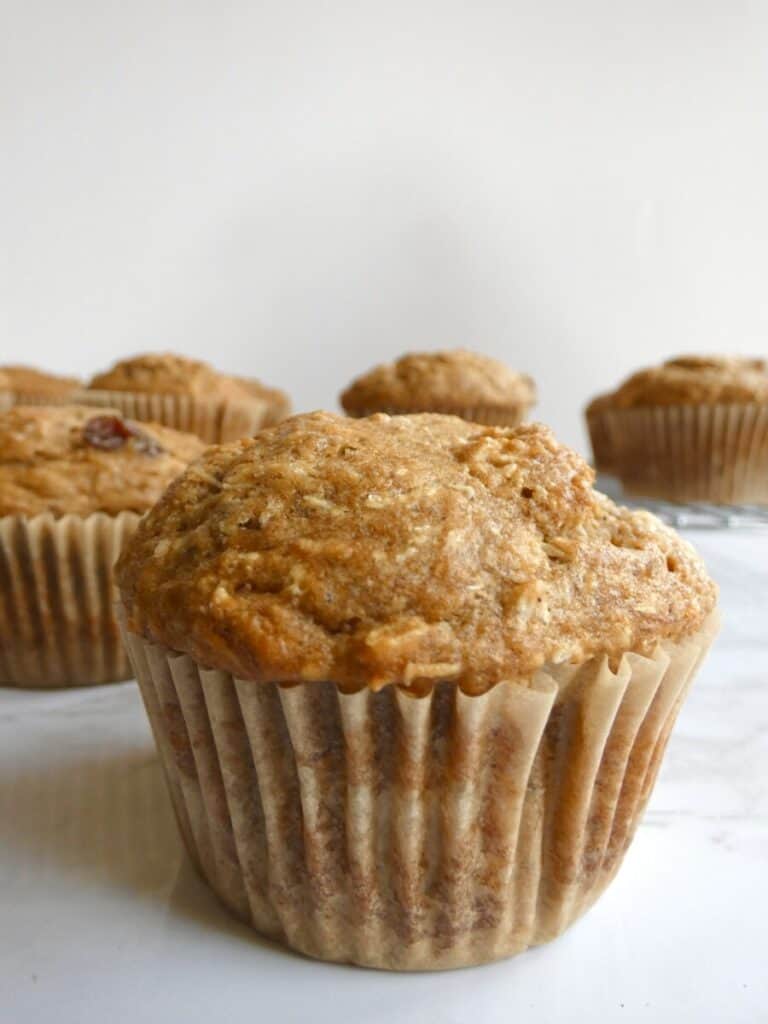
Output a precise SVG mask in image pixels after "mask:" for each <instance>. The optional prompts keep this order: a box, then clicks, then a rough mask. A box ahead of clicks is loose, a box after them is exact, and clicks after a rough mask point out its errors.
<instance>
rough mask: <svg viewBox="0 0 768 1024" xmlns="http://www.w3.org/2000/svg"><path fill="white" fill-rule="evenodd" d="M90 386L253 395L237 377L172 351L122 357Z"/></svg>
mask: <svg viewBox="0 0 768 1024" xmlns="http://www.w3.org/2000/svg"><path fill="white" fill-rule="evenodd" d="M88 387H89V389H91V390H98V391H139V392H143V391H149V392H152V393H160V394H171V395H193V396H199V397H203V398H219V399H227V398H228V399H248V398H250V397H251V393H250V392H249V390H248V389H247V388H246V387H244V386H243V384H242V382H241V381H238V380H236V379H235V378H234V377H228V376H227V375H226V374H223V373H217V371H216V370H214V369H213V367H211V366H209V365H208V364H207V363H204V362H202V361H201V360H199V359H189V358H188V357H187V356H177V355H174V354H173V353H170V352H162V353H147V354H146V355H140V356H133V357H132V358H131V359H123V360H121V361H120V362H118V363H115V365H114V366H113V367H112V369H111V370H107V371H106V372H105V373H99V374H97V375H96V376H95V377H94V378H93V379H92V380H91V382H90V383H89V384H88Z"/></svg>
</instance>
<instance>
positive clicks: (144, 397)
mask: <svg viewBox="0 0 768 1024" xmlns="http://www.w3.org/2000/svg"><path fill="white" fill-rule="evenodd" d="M71 400H72V401H73V402H76V403H78V404H80V405H93V406H96V407H99V408H110V409H117V410H118V412H119V413H120V414H121V415H123V416H125V417H126V418H128V419H134V420H138V421H139V422H143V423H149V422H153V423H160V424H162V425H163V426H166V427H173V428H174V430H184V431H186V432H187V433H190V434H196V435H197V436H198V437H200V438H201V439H202V440H203V441H206V442H207V443H208V444H224V443H226V442H228V441H237V440H239V439H240V438H243V437H250V436H251V435H253V434H255V433H256V431H258V430H260V429H261V428H262V427H263V426H264V425H265V422H267V421H268V420H269V415H270V412H271V409H270V404H269V402H267V401H266V400H264V399H260V398H257V397H254V398H246V399H242V400H240V399H236V400H235V399H218V398H215V399H214V398H208V399H206V398H198V397H197V396H195V395H175V394H157V393H153V392H142V391H135V392H134V391H99V390H95V389H88V388H86V389H83V390H82V391H78V392H77V394H76V395H74V396H73V398H72V399H71Z"/></svg>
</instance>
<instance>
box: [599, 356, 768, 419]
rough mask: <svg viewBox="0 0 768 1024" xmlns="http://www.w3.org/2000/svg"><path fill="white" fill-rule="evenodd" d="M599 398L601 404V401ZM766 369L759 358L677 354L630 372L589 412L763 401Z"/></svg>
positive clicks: (766, 390)
mask: <svg viewBox="0 0 768 1024" xmlns="http://www.w3.org/2000/svg"><path fill="white" fill-rule="evenodd" d="M601 400H602V405H600V404H598V405H596V402H597V403H600V402H601ZM767 400H768V369H767V368H766V364H765V361H764V360H762V359H750V358H739V357H736V356H730V357H728V356H678V357H677V358H676V359H669V360H668V361H667V362H666V363H663V364H662V365H661V366H654V367H650V368H648V369H645V370H640V371H638V372H637V373H634V374H632V376H631V377H629V378H628V379H627V380H626V381H625V382H624V383H623V384H622V385H621V387H619V388H618V390H617V391H614V392H613V393H612V394H611V395H609V396H598V399H597V400H596V402H595V401H593V402H592V403H591V404H590V405H589V406H588V409H587V411H588V412H595V411H598V410H599V409H600V408H614V409H628V408H632V407H633V406H641V405H688V404H696V403H704V402H707V403H709V402H736V403H747V402H765V401H767Z"/></svg>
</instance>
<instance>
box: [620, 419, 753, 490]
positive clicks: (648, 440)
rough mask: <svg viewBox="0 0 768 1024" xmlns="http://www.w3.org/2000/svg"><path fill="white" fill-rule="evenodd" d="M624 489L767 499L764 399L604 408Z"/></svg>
mask: <svg viewBox="0 0 768 1024" xmlns="http://www.w3.org/2000/svg"><path fill="white" fill-rule="evenodd" d="M604 415H605V419H606V423H607V424H608V429H609V431H610V434H611V442H612V446H613V452H614V472H615V474H616V476H618V477H619V478H620V479H621V483H622V487H623V488H624V490H625V491H626V492H627V493H628V494H634V495H643V496H646V497H650V498H665V499H667V500H670V501H681V502H689V501H702V502H711V503H714V504H723V505H748V504H766V503H768V403H751V404H736V403H732V404H723V405H677V406H653V407H648V408H634V409H616V410H611V411H609V412H606V413H605V414H604Z"/></svg>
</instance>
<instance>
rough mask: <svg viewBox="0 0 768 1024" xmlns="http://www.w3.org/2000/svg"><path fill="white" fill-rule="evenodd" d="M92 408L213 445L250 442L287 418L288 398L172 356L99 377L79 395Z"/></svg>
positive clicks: (131, 363) (139, 359) (125, 365)
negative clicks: (284, 413)
mask: <svg viewBox="0 0 768 1024" xmlns="http://www.w3.org/2000/svg"><path fill="white" fill-rule="evenodd" d="M78 401H80V402H84V403H86V404H88V405H104V406H113V407H115V408H118V409H119V410H120V411H121V412H122V413H123V414H124V415H126V416H130V417H132V418H134V419H137V420H143V421H156V422H158V423H163V424H165V425H166V426H170V427H174V428H176V429H179V430H185V431H188V432H189V433H193V434H197V435H198V437H201V438H202V439H203V440H204V441H207V442H217V443H218V442H222V441H232V440H236V439H237V438H239V437H249V436H251V435H252V434H255V433H256V431H257V430H259V429H261V427H262V426H264V425H265V423H268V422H273V421H274V420H275V419H276V418H279V416H280V415H281V409H282V408H283V407H284V404H285V402H286V401H287V399H286V396H285V395H283V394H282V392H273V391H272V389H269V388H265V387H264V386H261V390H260V391H258V392H257V391H256V390H255V383H254V382H252V381H249V382H246V381H241V380H238V379H237V378H235V377H231V376H229V375H227V374H224V373H218V372H217V371H216V370H214V369H213V367H211V366H209V365H208V364H207V363H204V362H201V361H200V360H197V359H189V358H187V357H186V356H179V355H173V354H171V353H159V354H151V353H150V354H147V355H140V356H134V357H133V358H131V359H124V360H122V361H120V362H118V363H116V364H115V366H113V367H112V369H111V370H107V371H106V372H105V373H100V374H97V375H96V376H95V377H93V379H92V380H91V381H90V383H89V384H88V387H87V388H86V389H84V390H83V391H81V392H79V393H78Z"/></svg>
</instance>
